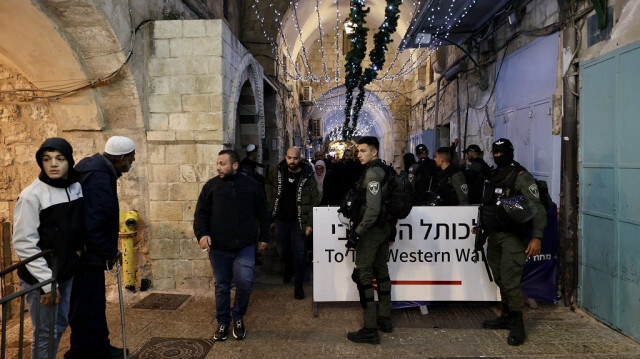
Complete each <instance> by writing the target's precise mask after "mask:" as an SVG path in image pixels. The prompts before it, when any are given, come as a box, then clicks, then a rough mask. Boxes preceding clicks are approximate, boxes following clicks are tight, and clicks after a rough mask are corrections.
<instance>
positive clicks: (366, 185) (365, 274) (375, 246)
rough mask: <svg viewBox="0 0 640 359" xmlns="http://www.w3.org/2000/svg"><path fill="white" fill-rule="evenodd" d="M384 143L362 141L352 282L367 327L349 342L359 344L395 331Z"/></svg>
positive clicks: (375, 341) (350, 336)
mask: <svg viewBox="0 0 640 359" xmlns="http://www.w3.org/2000/svg"><path fill="white" fill-rule="evenodd" d="M379 146H380V143H379V141H378V139H377V138H376V137H372V136H365V137H362V138H361V139H360V140H359V141H358V159H359V160H360V162H361V163H362V164H363V165H365V166H366V170H365V173H364V176H363V178H362V180H361V181H360V185H359V187H358V191H359V195H360V198H362V200H363V206H362V207H363V208H364V209H365V210H364V215H363V216H362V220H361V221H360V223H359V224H358V226H357V227H356V229H355V235H356V236H357V238H358V240H357V242H356V247H355V248H356V268H355V269H354V271H353V274H352V276H351V278H352V279H353V281H354V282H355V283H356V285H357V286H358V293H359V294H360V304H361V305H362V309H363V317H364V325H363V327H362V329H360V330H358V331H357V332H350V333H348V334H347V338H348V339H349V340H351V341H352V342H356V343H369V344H379V343H380V337H379V336H378V328H380V330H382V331H383V332H385V333H391V332H392V331H393V324H392V322H391V280H390V279H389V268H388V266H387V262H388V260H389V245H388V240H389V239H390V236H391V233H392V228H391V227H392V225H391V223H389V222H384V221H383V220H380V218H379V217H380V211H381V209H382V195H383V190H386V189H385V188H383V185H384V183H383V181H384V178H385V167H383V166H384V163H383V162H382V160H380V159H379V158H378V149H379ZM371 277H376V281H377V284H378V300H379V303H378V304H379V305H378V308H376V304H375V302H374V296H373V294H374V293H373V287H372V285H371Z"/></svg>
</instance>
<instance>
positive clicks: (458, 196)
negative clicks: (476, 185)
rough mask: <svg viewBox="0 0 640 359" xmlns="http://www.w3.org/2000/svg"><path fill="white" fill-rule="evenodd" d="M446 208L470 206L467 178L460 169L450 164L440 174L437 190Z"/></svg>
mask: <svg viewBox="0 0 640 359" xmlns="http://www.w3.org/2000/svg"><path fill="white" fill-rule="evenodd" d="M436 191H437V192H438V195H439V196H440V198H441V200H442V205H444V206H467V205H469V197H468V194H469V186H468V185H467V178H466V177H465V176H464V174H463V173H462V171H460V170H459V169H458V167H456V166H454V165H453V164H450V165H449V166H448V167H447V168H446V169H444V170H443V171H442V173H441V174H440V180H439V181H438V188H437V190H436Z"/></svg>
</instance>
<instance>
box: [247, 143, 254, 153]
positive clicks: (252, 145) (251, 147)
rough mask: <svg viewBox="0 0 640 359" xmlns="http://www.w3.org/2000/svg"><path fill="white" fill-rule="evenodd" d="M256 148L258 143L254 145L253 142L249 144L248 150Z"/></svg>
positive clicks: (251, 150)
mask: <svg viewBox="0 0 640 359" xmlns="http://www.w3.org/2000/svg"><path fill="white" fill-rule="evenodd" d="M255 149H256V145H254V144H253V143H251V144H249V145H248V146H247V152H253V151H255Z"/></svg>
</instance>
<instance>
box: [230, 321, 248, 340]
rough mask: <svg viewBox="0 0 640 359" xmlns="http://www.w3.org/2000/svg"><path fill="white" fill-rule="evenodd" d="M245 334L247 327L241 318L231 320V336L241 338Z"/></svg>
mask: <svg viewBox="0 0 640 359" xmlns="http://www.w3.org/2000/svg"><path fill="white" fill-rule="evenodd" d="M246 336H247V329H245V327H244V322H243V321H242V319H240V320H236V321H235V322H233V337H234V338H236V339H238V340H242V339H244V337H246Z"/></svg>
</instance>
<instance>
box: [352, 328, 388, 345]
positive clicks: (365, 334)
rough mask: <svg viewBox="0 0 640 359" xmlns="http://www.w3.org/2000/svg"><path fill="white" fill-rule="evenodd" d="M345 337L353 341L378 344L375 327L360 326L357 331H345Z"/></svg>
mask: <svg viewBox="0 0 640 359" xmlns="http://www.w3.org/2000/svg"><path fill="white" fill-rule="evenodd" d="M347 339H349V340H351V341H352V342H354V343H367V344H380V337H379V336H378V329H377V328H374V329H369V328H362V329H360V330H358V331H357V332H349V333H347Z"/></svg>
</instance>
